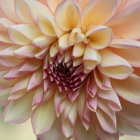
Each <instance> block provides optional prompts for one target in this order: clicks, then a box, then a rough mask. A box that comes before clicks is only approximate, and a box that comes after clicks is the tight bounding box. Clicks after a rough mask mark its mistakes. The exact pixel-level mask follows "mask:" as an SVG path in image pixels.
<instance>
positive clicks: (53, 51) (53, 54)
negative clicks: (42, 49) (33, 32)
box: [50, 42, 58, 58]
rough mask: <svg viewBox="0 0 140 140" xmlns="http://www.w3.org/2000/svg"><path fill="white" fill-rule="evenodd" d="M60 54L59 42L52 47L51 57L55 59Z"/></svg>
mask: <svg viewBox="0 0 140 140" xmlns="http://www.w3.org/2000/svg"><path fill="white" fill-rule="evenodd" d="M57 54H58V42H56V43H54V44H52V45H51V47H50V57H52V58H53V57H55V56H56V55H57Z"/></svg>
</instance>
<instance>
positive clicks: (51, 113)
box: [32, 99, 56, 135]
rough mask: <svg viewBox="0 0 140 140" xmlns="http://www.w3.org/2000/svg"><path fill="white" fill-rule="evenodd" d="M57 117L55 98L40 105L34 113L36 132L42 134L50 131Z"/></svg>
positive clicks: (33, 123)
mask: <svg viewBox="0 0 140 140" xmlns="http://www.w3.org/2000/svg"><path fill="white" fill-rule="evenodd" d="M55 119H56V115H55V110H54V103H53V99H50V100H48V101H47V102H46V103H44V104H42V105H40V106H39V107H38V108H37V109H36V110H35V111H34V113H33V115H32V125H33V129H34V132H35V134H37V135H41V134H44V133H45V132H47V131H49V130H50V129H51V127H52V126H53V123H54V121H55Z"/></svg>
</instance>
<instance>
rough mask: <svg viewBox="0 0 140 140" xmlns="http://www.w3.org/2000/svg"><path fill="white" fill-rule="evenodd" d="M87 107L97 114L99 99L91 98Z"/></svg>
mask: <svg viewBox="0 0 140 140" xmlns="http://www.w3.org/2000/svg"><path fill="white" fill-rule="evenodd" d="M87 106H88V108H89V109H90V110H91V111H93V112H96V109H97V98H96V97H93V98H91V97H90V98H89V99H88V100H87Z"/></svg>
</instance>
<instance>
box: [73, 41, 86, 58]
mask: <svg viewBox="0 0 140 140" xmlns="http://www.w3.org/2000/svg"><path fill="white" fill-rule="evenodd" d="M85 47H86V46H85V45H84V44H83V43H79V44H76V45H75V46H74V48H73V52H72V55H73V57H81V56H83V54H84V51H85Z"/></svg>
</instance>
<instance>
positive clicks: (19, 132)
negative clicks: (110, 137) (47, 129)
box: [0, 109, 140, 140]
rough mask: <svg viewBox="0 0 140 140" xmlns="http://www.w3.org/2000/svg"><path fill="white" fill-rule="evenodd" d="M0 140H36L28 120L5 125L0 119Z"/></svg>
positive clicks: (126, 139)
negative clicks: (18, 123) (22, 122)
mask: <svg viewBox="0 0 140 140" xmlns="http://www.w3.org/2000/svg"><path fill="white" fill-rule="evenodd" d="M0 113H1V109H0ZM0 140H37V139H36V137H35V135H34V133H33V131H32V126H31V122H30V120H29V121H27V122H26V123H24V124H20V125H11V124H6V123H4V122H3V121H2V119H1V117H0ZM120 140H140V137H131V136H122V137H121V138H120Z"/></svg>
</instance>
